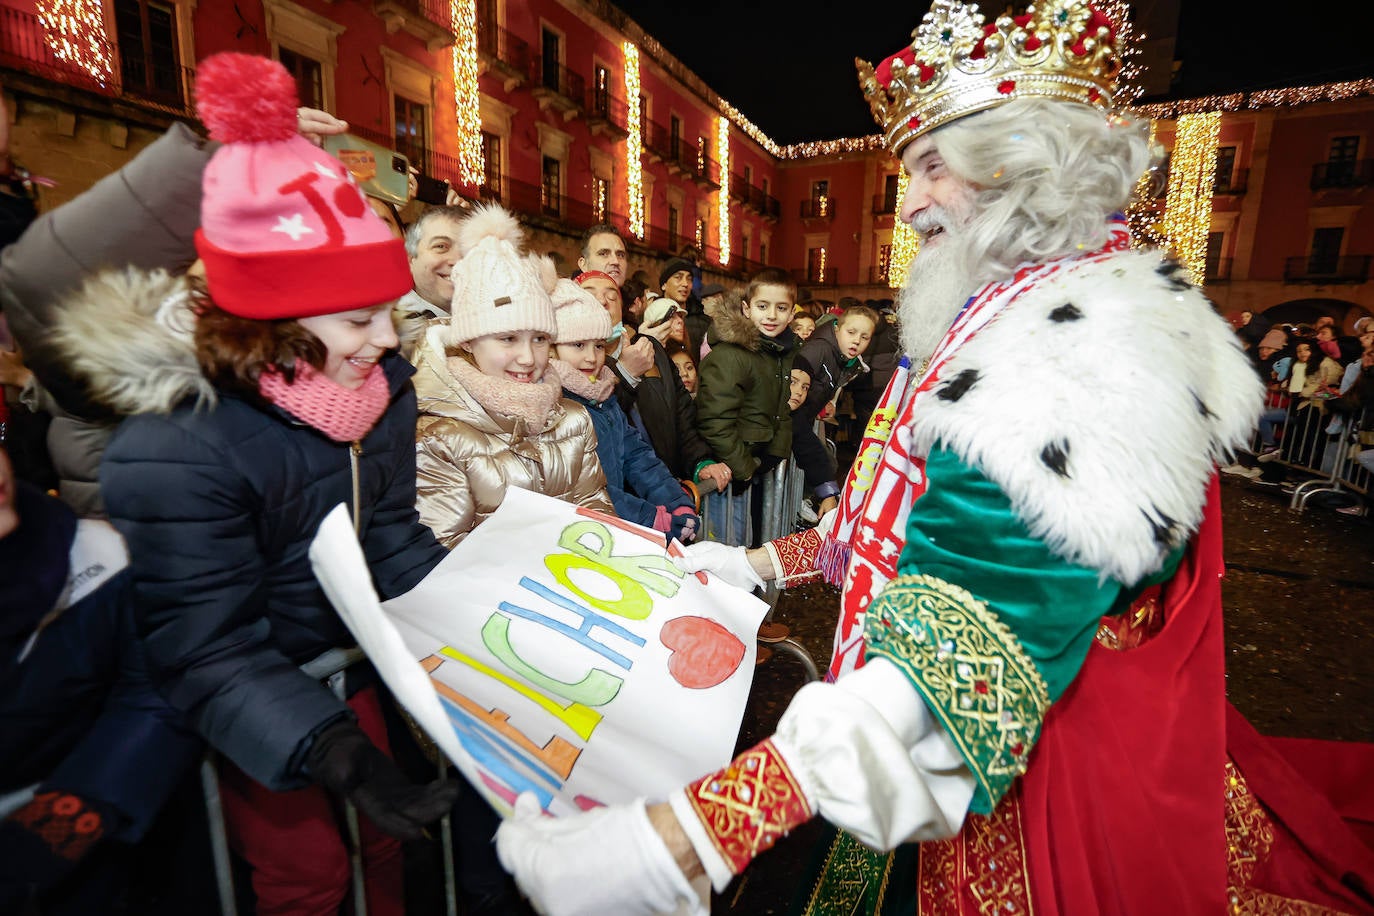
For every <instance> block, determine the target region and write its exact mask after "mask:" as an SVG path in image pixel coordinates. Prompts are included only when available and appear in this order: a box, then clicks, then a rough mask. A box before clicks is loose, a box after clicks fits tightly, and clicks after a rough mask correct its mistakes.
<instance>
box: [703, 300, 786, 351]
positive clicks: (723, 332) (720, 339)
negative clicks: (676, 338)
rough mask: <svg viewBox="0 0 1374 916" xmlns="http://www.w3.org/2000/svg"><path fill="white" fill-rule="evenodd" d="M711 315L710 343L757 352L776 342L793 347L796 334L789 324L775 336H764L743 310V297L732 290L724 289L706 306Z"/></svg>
mask: <svg viewBox="0 0 1374 916" xmlns="http://www.w3.org/2000/svg"><path fill="white" fill-rule="evenodd" d="M705 309H706V314H707V316H709V317H710V319H711V325H710V329H709V330H708V331H707V334H706V341H707V343H709V344H710V345H711V346H713V347H714V346H716V345H717V344H723V343H731V344H735V345H736V346H740V347H743V348H744V349H746V350H749V351H752V352H754V353H758V352H759V351H760V350H762V349H764V348H765V347H766V346H774V345H775V346H776V348H777V349H778V350H779V351H781V352H784V353H785V352H787V351H788V350H790V349H793V348H795V347H796V345H797V343H798V341H797V335H796V334H794V333H792V329H791V328H783V330H782V333H781V334H779V335H778V336H777V337H773V338H765V337H764V336H763V335H762V334H760V333H759V329H758V327H756V326H755V325H754V322H752V321H750V320H749V316H748V315H746V314H744V300H743V299H741V298H740V297H739V296H738V295H736V294H734V293H726V294H725V295H724V296H722V297H721V298H720V299H719V300H718V301H716V302H713V303H711V304H710V305H707V306H705Z"/></svg>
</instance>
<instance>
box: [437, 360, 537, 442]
mask: <svg viewBox="0 0 1374 916" xmlns="http://www.w3.org/2000/svg"><path fill="white" fill-rule="evenodd" d="M448 371H449V372H451V373H452V374H453V377H454V378H455V379H456V380H457V381H458V384H460V385H462V386H463V390H464V391H466V392H467V393H468V394H470V395H472V399H473V400H474V401H476V402H477V403H478V404H481V405H482V409H483V410H485V411H486V412H487V413H489V414H499V415H500V416H503V417H511V418H514V419H517V420H524V421H525V426H526V428H528V429H532V430H543V429H545V428H547V427H548V425H549V423H550V421H551V420H552V419H553V410H554V407H555V406H557V404H558V400H559V398H561V397H562V396H563V389H562V387H561V386H560V385H559V384H558V376H557V375H555V374H554V373H552V372H547V371H546V372H545V373H544V376H543V378H541V379H540V380H539V381H537V382H533V383H530V382H512V381H511V380H510V379H505V378H496V377H495V376H491V375H484V374H483V373H482V370H480V369H478V368H477V367H476V366H474V365H472V364H471V363H469V362H468V361H467V360H465V359H463V358H462V357H460V356H451V357H449V360H448Z"/></svg>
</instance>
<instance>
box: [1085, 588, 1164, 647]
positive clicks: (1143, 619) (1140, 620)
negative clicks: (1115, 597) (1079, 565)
mask: <svg viewBox="0 0 1374 916" xmlns="http://www.w3.org/2000/svg"><path fill="white" fill-rule="evenodd" d="M1163 629H1164V607H1163V605H1161V604H1160V603H1159V591H1158V589H1155V590H1153V591H1152V592H1151V593H1149V594H1148V595H1142V596H1141V597H1139V598H1137V599H1136V600H1135V603H1134V604H1132V605H1131V606H1130V608H1129V609H1128V610H1127V611H1126V613H1124V614H1117V615H1115V616H1111V617H1103V618H1102V622H1101V623H1100V624H1098V626H1097V641H1098V643H1099V644H1101V645H1102V646H1105V647H1106V648H1108V649H1111V650H1112V651H1113V652H1125V651H1127V650H1129V649H1138V648H1140V647H1141V646H1143V645H1145V644H1146V643H1147V642H1149V641H1150V640H1151V639H1153V638H1154V637H1155V636H1156V635H1158V634H1159V632H1160V631H1161V630H1163Z"/></svg>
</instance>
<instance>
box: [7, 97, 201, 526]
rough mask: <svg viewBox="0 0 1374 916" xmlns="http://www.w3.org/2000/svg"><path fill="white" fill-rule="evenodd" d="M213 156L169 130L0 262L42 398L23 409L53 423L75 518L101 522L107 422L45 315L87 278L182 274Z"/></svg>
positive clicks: (45, 220)
mask: <svg viewBox="0 0 1374 916" xmlns="http://www.w3.org/2000/svg"><path fill="white" fill-rule="evenodd" d="M217 148H218V144H217V143H213V142H208V141H204V140H202V139H201V138H200V137H198V136H197V135H196V134H195V133H194V132H193V131H192V130H191V129H190V128H189V127H187V126H186V125H185V124H181V123H176V124H173V125H172V126H171V127H170V128H168V130H167V132H166V133H165V134H163V135H162V136H161V137H159V138H158V139H157V140H156V141H154V142H153V143H152V144H151V145H149V146H148V147H147V148H146V149H144V150H143V151H142V152H141V153H139V154H138V155H137V156H135V157H134V159H133V160H131V161H130V162H129V163H128V164H127V165H125V166H124V167H123V168H121V169H120V170H119V171H117V172H113V173H111V174H110V175H107V176H106V177H104V178H103V179H101V180H100V181H99V182H97V183H96V184H95V185H94V186H93V187H91V188H90V189H89V190H87V191H85V192H83V193H82V194H80V195H79V196H77V197H76V198H74V199H72V200H70V201H68V202H67V203H65V204H63V205H62V206H60V207H57V208H56V209H54V210H51V211H49V212H48V213H45V214H43V215H42V216H40V217H39V218H38V219H37V220H36V221H35V222H34V223H33V224H32V225H31V226H29V228H28V229H27V230H26V231H25V232H24V234H23V235H22V236H20V238H19V240H18V241H17V242H15V243H14V244H12V245H9V246H7V247H6V248H5V249H4V251H3V252H2V253H0V310H3V311H4V313H5V317H6V320H7V321H8V322H9V326H10V330H11V331H12V332H13V334H14V338H15V340H16V341H17V342H18V343H19V346H20V348H21V349H22V350H23V352H24V362H25V364H26V365H27V366H28V367H29V368H30V369H31V370H33V374H34V376H35V378H36V380H37V385H38V388H39V389H41V391H35V392H32V393H30V395H29V396H28V398H27V403H29V404H30V405H31V406H32V405H35V404H36V405H38V406H39V407H41V408H42V409H46V410H48V411H49V412H50V413H52V414H53V416H54V422H53V424H52V426H51V427H50V428H49V430H48V450H49V452H50V454H51V456H52V461H53V465H54V467H55V468H56V470H57V473H58V475H59V477H60V478H61V483H60V485H59V495H61V497H62V499H63V500H64V501H65V502H67V503H68V505H70V506H71V507H72V508H73V509H74V510H75V511H76V513H77V514H78V515H81V516H83V517H90V516H95V515H103V514H104V509H103V506H102V505H101V502H100V493H99V487H98V485H97V483H96V471H97V469H98V468H99V466H100V454H101V452H102V451H103V450H104V446H105V442H106V440H107V439H108V438H109V436H110V434H111V432H112V431H113V425H112V424H113V420H114V417H112V416H111V415H110V413H109V411H108V410H107V409H106V408H103V407H101V406H99V405H98V404H97V403H96V402H95V401H93V400H92V399H91V397H90V394H89V392H87V391H86V389H85V387H84V385H83V384H82V383H81V381H80V380H78V379H77V378H76V377H75V376H74V375H73V374H72V373H71V372H70V371H69V370H68V369H67V367H66V366H65V364H64V359H63V357H62V355H61V354H60V353H59V352H58V351H57V350H56V348H55V347H54V345H53V343H52V335H51V334H50V333H49V332H50V330H51V328H52V326H53V323H54V313H55V312H56V311H57V310H58V309H60V308H62V306H63V303H64V300H65V299H66V298H67V297H68V296H69V295H70V294H71V293H72V292H73V291H74V290H75V289H76V288H77V287H78V286H79V285H80V284H81V282H82V281H83V280H84V279H85V278H86V276H87V275H88V274H90V273H91V272H93V271H95V270H96V269H99V268H104V267H124V266H130V267H139V268H143V269H152V268H163V269H164V270H167V271H170V272H172V273H181V272H183V271H185V269H186V268H187V267H189V266H190V265H191V263H192V262H193V261H194V260H195V259H196V251H195V246H194V243H193V238H194V236H195V231H196V229H198V228H199V227H200V196H201V188H200V181H201V173H202V172H204V170H205V165H206V163H207V162H209V160H210V155H211V154H212V153H213V152H214V151H215V149H217ZM44 394H46V398H45V397H44Z"/></svg>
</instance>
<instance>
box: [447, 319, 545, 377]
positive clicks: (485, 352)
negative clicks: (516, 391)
mask: <svg viewBox="0 0 1374 916" xmlns="http://www.w3.org/2000/svg"><path fill="white" fill-rule="evenodd" d="M550 346H551V343H550V337H549V335H548V334H545V333H544V332H543V331H504V332H502V333H500V334H488V335H487V336H485V337H479V338H477V339H476V340H470V341H468V342H467V343H465V344H463V349H465V350H467V351H468V352H469V353H471V354H472V361H473V363H474V364H476V366H477V369H478V371H480V372H481V373H482V374H483V375H490V376H491V377H493V378H504V379H507V380H508V381H512V382H527V383H529V382H537V381H539V380H540V379H541V378H543V377H544V370H545V369H547V368H548V367H549V348H550Z"/></svg>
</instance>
